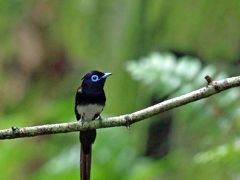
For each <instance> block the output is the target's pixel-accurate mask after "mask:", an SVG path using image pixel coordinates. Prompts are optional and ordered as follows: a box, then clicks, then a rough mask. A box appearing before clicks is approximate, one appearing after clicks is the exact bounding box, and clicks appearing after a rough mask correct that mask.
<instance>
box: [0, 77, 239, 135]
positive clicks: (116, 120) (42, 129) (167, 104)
mask: <svg viewBox="0 0 240 180" xmlns="http://www.w3.org/2000/svg"><path fill="white" fill-rule="evenodd" d="M205 79H206V80H207V86H206V87H203V88H201V89H198V90H195V91H192V92H190V93H187V94H185V95H182V96H179V97H175V98H172V99H169V100H166V101H164V102H161V103H158V104H156V105H153V106H150V107H148V108H145V109H142V110H140V111H136V112H133V113H131V114H126V115H121V116H116V117H109V118H104V119H99V120H94V121H91V122H84V123H82V122H69V123H60V124H46V125H40V126H32V127H23V128H18V127H12V128H9V129H3V130H0V139H13V138H20V137H32V136H39V135H46V134H57V133H68V132H75V131H79V130H85V129H98V128H107V127H117V126H129V125H131V124H133V123H135V122H138V121H141V120H143V119H146V118H149V117H151V116H154V115H156V114H159V113H162V112H165V111H168V110H170V109H174V108H176V107H179V106H183V105H185V104H188V103H191V102H194V101H197V100H200V99H203V98H206V97H209V96H212V95H214V94H217V93H219V92H221V91H224V90H227V89H230V88H233V87H239V86H240V76H237V77H231V78H227V79H223V80H219V81H213V80H212V78H211V77H209V76H206V77H205Z"/></svg>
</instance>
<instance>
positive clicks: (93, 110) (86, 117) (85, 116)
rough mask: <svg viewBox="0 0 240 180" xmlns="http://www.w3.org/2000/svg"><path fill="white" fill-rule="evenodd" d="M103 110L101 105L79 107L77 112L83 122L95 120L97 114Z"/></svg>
mask: <svg viewBox="0 0 240 180" xmlns="http://www.w3.org/2000/svg"><path fill="white" fill-rule="evenodd" d="M102 110H103V106H102V105H99V104H89V105H78V106H77V111H78V113H79V114H81V116H82V118H81V120H83V121H91V120H93V118H94V116H95V114H100V113H101V112H102Z"/></svg>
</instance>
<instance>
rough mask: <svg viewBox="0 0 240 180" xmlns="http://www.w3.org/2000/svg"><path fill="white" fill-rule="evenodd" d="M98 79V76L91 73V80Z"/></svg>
mask: <svg viewBox="0 0 240 180" xmlns="http://www.w3.org/2000/svg"><path fill="white" fill-rule="evenodd" d="M98 80H99V77H98V76H97V75H92V77H91V81H92V82H97V81H98Z"/></svg>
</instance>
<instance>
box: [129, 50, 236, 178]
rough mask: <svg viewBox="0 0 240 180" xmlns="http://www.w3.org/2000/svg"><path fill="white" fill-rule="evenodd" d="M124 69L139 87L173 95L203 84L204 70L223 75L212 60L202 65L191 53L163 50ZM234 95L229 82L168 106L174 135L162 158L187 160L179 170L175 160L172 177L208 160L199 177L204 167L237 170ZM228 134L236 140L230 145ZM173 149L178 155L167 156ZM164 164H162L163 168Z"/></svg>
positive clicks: (131, 63)
mask: <svg viewBox="0 0 240 180" xmlns="http://www.w3.org/2000/svg"><path fill="white" fill-rule="evenodd" d="M127 69H128V72H130V73H131V75H132V77H133V79H135V80H136V81H139V82H140V83H141V84H143V86H144V88H143V89H144V92H145V93H146V92H148V93H149V92H150V94H154V95H156V96H158V97H161V96H164V95H167V94H169V93H170V95H171V97H173V96H177V95H181V94H184V93H187V92H190V91H192V90H194V89H196V88H199V87H201V86H205V85H207V83H206V81H205V80H204V77H205V76H206V75H210V76H211V77H213V79H216V80H217V79H222V78H226V77H227V73H226V72H221V70H219V69H218V68H217V67H216V66H214V65H207V66H202V65H201V63H200V61H199V60H198V59H197V58H193V57H189V56H187V57H182V58H176V57H175V56H174V55H172V54H169V53H168V54H160V53H153V54H151V55H150V56H148V57H145V58H141V59H140V60H139V61H131V62H129V63H128V64H127ZM146 89H147V91H146ZM171 92H172V93H171ZM239 98H240V94H239V88H235V89H232V90H229V91H227V92H224V93H222V94H221V95H218V96H215V97H212V98H209V99H206V100H201V101H199V102H194V103H192V104H189V105H187V106H186V107H180V108H178V110H175V111H174V114H175V123H174V128H173V130H172V138H174V139H172V140H171V142H172V145H171V147H172V150H171V153H170V154H169V156H168V157H167V161H169V162H170V163H171V164H186V163H188V170H185V171H184V173H183V172H181V171H182V170H181V168H179V166H173V169H174V170H175V171H177V173H176V174H175V178H176V177H178V178H179V177H182V178H183V177H184V179H185V178H187V179H188V178H190V177H191V174H192V173H193V172H194V171H195V169H196V168H197V167H198V168H202V167H205V168H206V169H208V168H209V169H211V168H212V167H213V166H214V170H212V171H204V170H202V171H201V173H202V175H201V176H200V177H202V178H204V177H206V176H207V175H209V173H211V174H212V176H213V177H218V176H221V175H220V174H221V172H222V175H223V177H229V176H230V174H231V176H232V175H233V174H235V175H236V174H238V171H237V170H236V169H237V167H238V166H237V165H236V163H235V162H236V159H237V161H239V148H237V147H238V146H237V144H238V143H237V142H238V138H239V136H238V134H239V125H238V124H239V118H240V113H239V112H240V111H239ZM234 140H237V141H236V143H237V144H236V145H235V146H234V148H232V145H231V143H230V142H232V141H234ZM214 149H215V150H214ZM175 153H177V154H178V153H180V154H181V156H182V158H180V159H178V158H171V156H172V154H175ZM186 160H187V162H185V161H186ZM208 162H213V163H210V164H209V163H208ZM195 163H196V164H195ZM221 164H225V165H226V166H227V167H228V168H227V171H229V174H227V173H226V171H224V172H223V169H222V168H223V167H222V165H221ZM159 167H160V166H159ZM169 170H170V169H166V170H165V173H166V172H168V171H169ZM225 170H226V169H225ZM214 171H216V173H218V174H215V173H214ZM230 172H231V173H230ZM226 174H227V175H226ZM160 176H162V175H160ZM199 179H201V178H199Z"/></svg>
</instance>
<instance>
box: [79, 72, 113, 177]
mask: <svg viewBox="0 0 240 180" xmlns="http://www.w3.org/2000/svg"><path fill="white" fill-rule="evenodd" d="M111 74H112V73H110V72H106V73H103V72H100V71H97V70H93V71H90V72H88V73H87V74H85V75H84V76H83V77H82V83H81V85H80V87H78V89H77V92H76V96H75V115H76V119H77V121H81V122H82V123H84V122H89V121H92V120H95V119H97V118H99V117H100V113H101V112H102V111H103V108H104V106H105V103H106V96H105V92H104V84H105V81H106V79H107V78H108V77H109V76H110V75H111ZM95 139H96V129H90V130H81V131H80V135H79V140H80V144H81V149H80V177H81V180H89V179H90V174H91V157H92V144H93V143H94V141H95Z"/></svg>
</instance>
